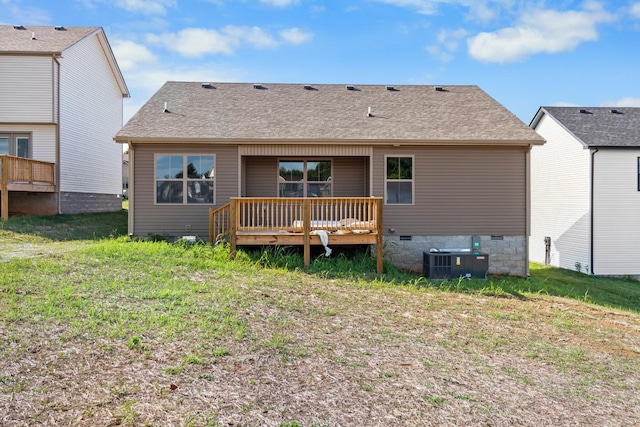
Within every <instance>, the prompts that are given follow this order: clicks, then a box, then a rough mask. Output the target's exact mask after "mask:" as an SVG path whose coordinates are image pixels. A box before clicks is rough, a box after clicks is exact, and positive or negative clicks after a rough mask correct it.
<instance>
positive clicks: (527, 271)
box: [524, 144, 533, 277]
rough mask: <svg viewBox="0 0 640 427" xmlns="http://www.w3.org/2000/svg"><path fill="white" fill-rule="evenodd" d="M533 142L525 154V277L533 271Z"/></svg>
mask: <svg viewBox="0 0 640 427" xmlns="http://www.w3.org/2000/svg"><path fill="white" fill-rule="evenodd" d="M532 148H533V145H532V144H529V149H528V150H527V153H526V155H525V173H526V178H527V179H526V190H525V191H526V193H527V195H526V206H527V211H526V214H525V215H526V225H525V233H524V241H525V242H524V256H525V259H526V260H527V262H526V263H525V277H530V275H531V272H530V269H529V237H530V236H531V149H532Z"/></svg>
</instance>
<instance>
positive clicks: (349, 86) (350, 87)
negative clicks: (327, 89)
mask: <svg viewBox="0 0 640 427" xmlns="http://www.w3.org/2000/svg"><path fill="white" fill-rule="evenodd" d="M346 88H347V90H356V87H355V86H353V85H347V86H346Z"/></svg>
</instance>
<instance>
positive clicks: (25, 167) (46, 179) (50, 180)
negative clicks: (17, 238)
mask: <svg viewBox="0 0 640 427" xmlns="http://www.w3.org/2000/svg"><path fill="white" fill-rule="evenodd" d="M54 176H55V164H54V163H50V162H43V161H39V160H32V159H24V158H21V157H13V156H6V155H0V218H2V220H3V221H6V220H7V219H8V218H9V192H10V191H30V192H47V193H52V192H55V191H56V185H55V178H54Z"/></svg>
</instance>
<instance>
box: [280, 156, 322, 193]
mask: <svg viewBox="0 0 640 427" xmlns="http://www.w3.org/2000/svg"><path fill="white" fill-rule="evenodd" d="M332 167H333V166H332V164H331V160H285V159H282V160H279V161H278V196H280V197H331V195H332V194H333V188H332V184H333V183H332V178H331V170H332Z"/></svg>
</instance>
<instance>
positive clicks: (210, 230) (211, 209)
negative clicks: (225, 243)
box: [209, 208, 213, 245]
mask: <svg viewBox="0 0 640 427" xmlns="http://www.w3.org/2000/svg"><path fill="white" fill-rule="evenodd" d="M209 244H210V245H213V208H209Z"/></svg>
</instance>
